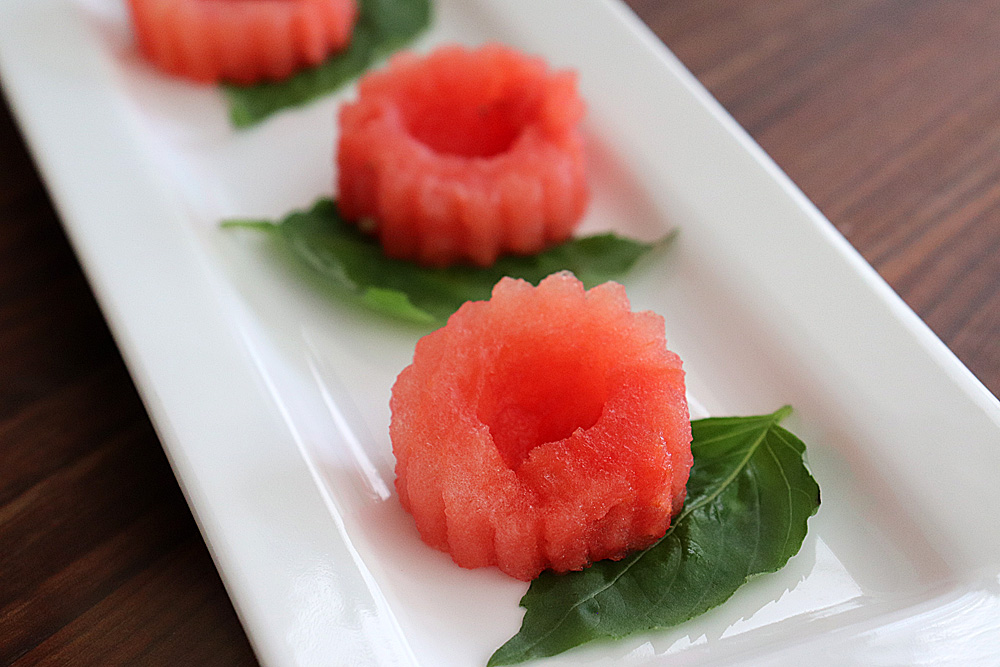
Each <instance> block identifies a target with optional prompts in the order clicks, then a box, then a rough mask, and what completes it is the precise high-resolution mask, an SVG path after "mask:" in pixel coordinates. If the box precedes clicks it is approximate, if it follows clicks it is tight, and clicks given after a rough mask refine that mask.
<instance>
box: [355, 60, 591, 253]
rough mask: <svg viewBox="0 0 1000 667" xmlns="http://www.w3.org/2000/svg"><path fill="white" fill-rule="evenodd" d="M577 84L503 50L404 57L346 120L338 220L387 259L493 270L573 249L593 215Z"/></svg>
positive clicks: (377, 77) (373, 78)
mask: <svg viewBox="0 0 1000 667" xmlns="http://www.w3.org/2000/svg"><path fill="white" fill-rule="evenodd" d="M583 113H584V104H583V101H582V100H581V99H580V97H579V95H578V94H577V89H576V75H575V74H574V73H573V72H569V71H559V72H550V71H549V69H548V67H547V66H546V64H545V62H544V61H542V60H541V59H539V58H533V57H528V56H525V55H523V54H521V53H518V52H517V51H514V50H513V49H510V48H508V47H506V46H502V45H499V44H490V45H487V46H484V47H482V48H479V49H467V48H464V47H461V46H446V47H443V48H440V49H438V50H436V51H434V52H433V53H432V54H430V55H429V56H426V57H418V56H415V55H413V54H400V55H397V56H396V57H394V58H393V59H392V60H391V61H390V64H389V67H388V68H387V69H385V70H382V71H376V72H371V73H369V74H368V75H366V76H365V77H363V78H362V79H361V81H360V83H359V88H358V99H357V101H356V102H354V103H351V104H346V105H344V106H343V107H341V110H340V119H339V120H340V141H339V144H338V150H337V170H338V172H337V173H338V189H339V192H340V195H339V201H338V204H339V206H340V211H341V212H342V213H343V214H344V216H345V217H347V218H348V219H350V220H355V221H357V222H358V224H359V225H360V226H361V227H362V228H363V229H366V230H369V231H372V232H373V233H374V234H376V235H377V236H378V238H379V241H380V242H381V244H382V246H383V249H384V251H385V253H386V254H387V255H388V256H390V257H393V258H397V259H409V260H415V261H417V262H420V263H421V264H424V265H427V266H435V267H441V266H447V265H450V264H454V263H461V262H467V263H472V264H476V265H479V266H490V265H491V264H493V262H494V261H495V260H496V258H497V257H498V256H499V255H500V254H503V253H519V254H533V253H536V252H539V251H541V250H543V249H544V248H545V247H547V246H549V245H553V244H555V243H559V242H562V241H565V240H567V239H568V238H569V236H570V235H571V233H572V232H573V229H574V228H575V227H576V226H577V224H578V223H579V222H580V219H581V217H582V216H583V213H584V210H585V209H586V205H587V200H588V188H587V181H586V159H585V155H584V144H583V139H582V137H581V134H580V131H579V128H578V125H579V122H580V120H581V118H582V117H583Z"/></svg>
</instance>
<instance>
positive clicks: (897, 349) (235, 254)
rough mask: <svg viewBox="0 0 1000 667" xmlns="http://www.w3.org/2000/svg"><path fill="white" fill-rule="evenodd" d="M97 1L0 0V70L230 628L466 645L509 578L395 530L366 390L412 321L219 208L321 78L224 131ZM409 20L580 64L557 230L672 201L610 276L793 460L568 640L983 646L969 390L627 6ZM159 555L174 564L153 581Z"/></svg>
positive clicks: (925, 333)
mask: <svg viewBox="0 0 1000 667" xmlns="http://www.w3.org/2000/svg"><path fill="white" fill-rule="evenodd" d="M122 4H123V3H120V2H118V1H116V0H5V2H3V3H2V4H0V75H2V77H3V83H4V87H5V92H6V94H7V95H8V96H9V99H10V101H11V103H12V105H13V107H14V109H15V111H16V113H17V116H18V118H19V120H20V122H21V124H22V127H23V129H24V131H25V134H26V136H27V138H28V140H29V143H30V144H31V147H32V149H33V151H34V154H35V157H36V160H37V161H38V163H39V165H40V167H41V169H42V172H43V174H44V176H45V178H46V180H47V182H48V185H49V188H50V190H51V193H52V195H53V198H54V200H55V202H56V205H57V206H58V208H59V211H60V213H61V215H62V218H63V220H64V222H65V225H66V228H67V230H68V232H69V234H70V236H71V238H72V241H73V243H74V246H75V248H76V250H77V252H78V254H79V256H80V258H81V260H82V263H83V264H84V267H85V270H86V272H87V274H88V277H89V279H90V281H91V283H92V285H93V287H94V290H95V292H96V294H97V297H98V299H99V301H100V303H101V306H102V308H103V309H104V312H105V314H106V316H107V318H108V320H109V322H110V324H111V327H112V329H113V331H114V334H115V337H116V339H117V341H118V344H119V346H120V347H121V349H122V351H123V353H124V355H125V357H126V359H127V361H128V364H129V368H130V369H131V372H132V375H133V377H134V378H135V381H136V383H137V385H138V387H139V389H140V392H141V394H142V396H143V398H144V400H145V402H146V405H147V408H148V409H149V412H150V414H151V416H152V418H153V420H154V422H155V424H156V427H157V430H158V432H159V434H160V436H161V438H162V441H163V445H164V447H165V448H166V450H167V454H168V456H169V458H170V460H171V463H172V465H173V467H174V470H175V472H176V474H177V476H178V479H179V480H180V483H181V485H182V487H183V488H184V490H185V493H186V494H187V498H188V500H189V503H190V504H191V507H192V510H193V511H194V513H195V515H196V517H197V519H198V522H199V524H200V526H201V529H202V532H203V534H204V536H205V539H206V541H207V542H208V544H209V547H210V548H211V550H212V553H213V556H214V557H215V559H216V562H217V564H218V566H219V569H220V571H221V573H222V576H223V579H224V581H225V583H226V586H227V588H228V590H229V592H230V595H231V596H232V599H233V602H234V604H235V606H236V608H237V611H238V612H239V614H240V617H241V619H242V620H243V623H244V625H245V627H246V629H247V632H248V634H249V636H250V639H251V641H252V643H253V645H254V648H255V650H256V651H257V654H258V656H259V657H260V658H261V660H262V661H263V662H264V663H265V664H269V665H348V664H350V665H367V664H380V665H390V664H419V665H428V666H431V665H433V666H435V667H440V666H448V665H483V664H485V662H486V660H487V659H488V657H489V655H490V654H491V653H492V651H493V650H494V649H495V648H497V647H498V646H499V645H500V644H501V643H503V641H505V640H506V639H507V638H508V637H510V636H511V635H512V634H513V633H514V632H515V631H516V630H517V628H518V625H519V622H520V617H521V610H520V609H519V608H518V605H517V603H518V600H519V598H520V596H521V595H522V594H523V592H524V590H525V585H524V584H522V583H520V582H517V581H514V580H512V579H509V578H508V577H505V576H504V575H502V574H500V573H498V572H497V571H495V570H493V569H485V570H477V571H467V570H463V569H461V568H458V567H456V566H455V565H453V564H452V563H451V561H450V560H449V559H448V558H447V556H445V555H443V554H440V553H438V552H436V551H434V550H432V549H430V548H428V547H426V546H425V545H424V544H423V543H422V542H421V541H420V540H419V538H418V536H417V534H416V530H415V528H414V527H413V525H412V522H411V521H410V519H409V517H408V515H406V514H405V513H404V511H403V510H402V509H401V508H400V506H399V504H398V502H397V500H396V497H395V496H394V494H393V492H392V479H393V458H392V454H391V449H390V444H389V440H388V435H387V425H388V421H389V410H388V398H389V389H390V387H391V385H392V382H393V380H394V378H395V376H396V374H397V373H398V372H399V371H400V370H401V369H402V368H403V367H404V366H405V365H406V364H407V363H408V361H409V359H410V356H411V354H412V350H413V346H414V343H415V341H416V339H417V338H418V336H419V335H420V334H421V333H422V331H421V330H419V329H416V328H413V327H408V326H403V325H397V324H395V323H392V322H389V321H387V320H384V319H380V318H378V317H376V316H373V315H369V314H368V313H365V312H363V311H361V310H359V309H358V308H356V307H355V306H353V305H351V304H348V303H343V302H332V301H329V300H325V299H324V298H322V297H320V296H319V295H317V294H315V293H312V292H311V291H310V290H309V289H308V288H306V287H304V286H303V285H301V284H300V283H299V282H298V281H297V280H296V279H295V277H294V276H293V275H292V274H291V273H290V272H289V271H288V270H287V268H286V267H284V266H283V265H281V264H279V263H276V262H274V261H272V260H271V259H270V257H269V255H268V254H267V251H266V248H265V247H264V246H263V245H262V244H261V242H260V240H259V239H257V238H255V237H254V236H253V235H252V234H250V233H248V232H236V231H222V230H220V229H219V227H218V222H219V221H220V220H221V219H223V218H229V217H238V216H252V217H265V216H270V217H277V216H280V215H281V214H283V213H285V212H287V211H289V210H291V209H294V208H302V207H305V206H308V205H309V204H311V203H312V201H313V200H314V199H316V198H317V197H319V196H321V195H329V194H331V190H332V185H331V184H332V182H333V171H332V169H333V167H332V155H333V150H334V142H335V128H334V121H333V118H334V112H335V109H336V106H337V104H338V103H339V102H340V101H341V100H343V99H345V97H349V96H350V95H351V94H352V91H345V92H344V93H343V94H341V95H339V96H335V97H331V98H328V99H326V100H323V101H321V102H318V103H316V104H313V105H311V106H309V107H306V108H304V109H301V110H297V111H293V112H288V113H284V114H281V115H280V116H277V117H275V118H273V119H272V120H270V121H268V122H267V123H265V124H263V125H261V126H260V127H257V128H255V129H251V130H247V131H240V132H237V131H234V130H232V129H231V128H230V127H229V126H228V124H227V122H226V116H225V107H224V104H223V100H222V98H221V96H220V94H219V92H218V91H217V90H216V89H214V88H210V87H200V86H193V85H189V84H187V83H184V82H181V81H177V80H173V79H170V78H167V77H165V76H162V75H160V74H158V73H157V72H155V71H153V70H152V69H151V68H150V67H148V66H147V65H146V64H145V63H144V62H143V61H142V60H141V59H140V58H139V57H138V56H137V54H136V52H135V49H134V46H133V44H132V38H131V35H130V31H129V28H128V23H127V20H126V17H125V13H124V8H123V6H122ZM436 4H437V17H436V20H435V23H434V27H433V29H432V31H431V32H430V33H429V34H428V35H427V36H426V37H425V38H424V39H423V40H421V42H420V43H419V44H418V46H417V48H418V49H419V50H427V49H429V48H431V47H433V46H434V45H435V44H438V43H441V42H447V41H459V42H463V43H466V44H477V43H481V42H483V41H488V40H497V41H502V42H506V43H509V44H511V45H513V46H515V47H519V48H521V49H524V50H526V51H529V52H534V53H538V54H541V55H543V56H545V57H546V58H548V59H549V60H550V62H552V63H553V64H554V65H556V66H560V67H573V68H576V69H577V70H578V71H579V73H580V82H581V87H582V91H583V94H584V96H585V97H586V98H587V100H588V104H589V115H588V118H587V121H586V131H587V134H588V138H589V141H590V150H591V153H592V163H593V187H594V193H595V194H594V202H593V206H592V208H591V210H590V212H589V213H588V217H587V219H586V220H585V222H584V230H585V231H593V230H597V229H603V228H613V229H616V230H618V231H621V232H623V233H625V234H629V235H633V236H639V237H645V238H652V237H655V236H657V235H659V234H661V233H662V232H663V231H664V230H666V229H667V228H669V227H674V226H676V227H679V228H680V229H681V230H682V233H681V236H680V237H679V240H678V241H677V242H676V243H675V244H674V246H673V247H672V248H670V249H669V250H667V251H665V252H662V253H660V254H659V255H658V256H656V257H653V258H651V259H649V260H647V261H644V262H643V263H642V265H641V266H639V267H637V269H636V270H635V271H634V272H633V273H632V274H631V275H630V276H629V277H628V279H627V281H626V284H627V286H628V288H629V294H630V296H631V298H632V300H633V304H634V306H636V307H637V308H640V309H647V308H648V309H652V310H655V311H656V312H658V313H661V314H663V315H664V316H665V317H666V319H667V335H668V340H669V341H670V343H671V347H672V348H673V349H675V350H676V351H677V352H678V353H679V354H680V355H681V356H682V357H683V358H684V360H685V365H686V368H687V370H688V372H689V388H690V391H691V394H692V395H693V396H694V397H696V398H697V399H698V402H699V403H700V404H701V405H702V406H704V408H705V409H706V410H707V412H708V413H710V414H720V415H723V414H751V413H760V412H770V411H772V410H774V409H776V408H777V407H778V406H780V405H782V404H784V403H792V404H793V405H794V406H795V408H796V414H795V416H794V417H793V418H792V419H790V420H789V423H788V426H789V427H790V428H791V429H792V430H794V431H795V432H797V433H798V434H799V435H800V436H801V437H802V438H803V439H804V440H806V441H807V442H808V443H809V446H810V449H809V459H810V462H811V466H812V469H813V471H814V473H815V475H816V477H817V478H818V480H819V482H820V485H821V487H822V490H823V507H822V509H821V510H820V512H819V514H818V515H817V516H816V517H815V518H814V519H813V520H812V521H811V526H810V534H809V537H808V538H807V540H806V543H805V545H804V546H803V549H802V552H801V553H800V554H799V555H798V556H796V557H795V558H794V559H793V560H792V561H791V562H790V563H789V565H788V567H787V568H785V569H784V570H782V571H781V572H779V573H777V574H775V575H769V576H766V577H761V578H758V579H756V580H754V581H753V582H751V583H750V584H749V585H747V586H746V587H744V588H743V589H741V590H740V591H739V592H738V593H737V594H736V596H735V597H733V598H732V599H731V600H730V601H728V602H727V603H725V604H724V605H722V606H721V607H719V608H717V609H715V610H713V611H712V612H710V613H708V614H706V615H704V616H702V617H700V618H698V619H696V620H694V621H691V622H689V623H687V624H684V625H683V626H681V627H677V628H672V629H668V630H664V631H660V632H655V633H649V634H643V635H637V636H635V637H631V638H629V639H626V640H624V641H621V642H618V643H601V644H598V645H593V646H587V647H584V648H582V649H579V650H575V651H572V652H570V653H567V654H564V655H562V656H558V657H556V658H552V659H549V660H547V661H546V663H547V664H550V665H571V664H594V663H595V662H612V661H613V662H615V663H616V664H617V663H623V664H634V665H641V664H691V663H693V662H699V663H705V662H708V663H712V664H716V663H718V664H736V663H740V664H798V663H800V662H802V661H804V660H805V659H808V660H809V661H811V663H812V664H837V665H842V664H855V663H868V664H870V663H871V662H872V661H873V660H874V661H875V662H877V663H878V664H911V663H917V662H925V661H926V662H928V663H930V662H935V661H937V662H938V663H939V664H943V663H948V664H964V665H967V664H978V663H982V664H995V662H996V660H998V659H1000V648H998V647H1000V621H998V619H1000V595H998V588H1000V581H998V577H997V575H998V573H1000V556H998V554H1000V528H998V525H1000V524H998V522H997V520H996V517H997V516H1000V490H998V488H1000V487H998V485H997V484H996V483H995V478H996V476H997V473H998V472H1000V405H998V403H997V401H996V399H995V398H994V397H993V396H992V395H991V394H990V393H989V392H988V391H987V390H986V389H985V388H984V387H983V386H982V385H981V384H979V383H978V382H977V381H976V379H975V378H974V377H973V376H972V375H971V374H970V373H969V372H968V371H967V370H966V369H965V368H964V367H963V366H962V365H961V364H960V363H959V362H958V361H957V360H956V359H955V358H954V356H953V355H952V354H951V353H950V352H949V351H948V350H947V349H946V348H945V347H944V346H943V345H942V344H941V343H940V341H938V340H937V339H936V338H935V337H934V336H933V335H932V334H931V333H930V332H929V330H928V329H927V328H926V327H925V326H924V325H923V324H922V323H921V322H920V321H919V320H918V319H917V318H916V317H915V316H914V315H913V313H912V312H911V311H910V310H909V309H908V308H906V306H905V305H904V304H903V303H902V302H901V301H900V300H899V299H898V298H897V297H896V296H895V294H893V293H892V291H891V290H890V289H889V288H888V287H887V286H886V285H885V283H884V282H883V281H882V280H881V279H880V278H879V277H878V276H877V275H876V274H875V273H874V272H873V271H872V270H871V268H870V267H869V266H868V265H867V264H865V263H864V261H863V260H862V259H861V258H860V257H859V256H858V255H857V253H855V252H854V250H853V249H852V248H851V247H850V246H849V245H848V244H847V243H846V242H845V241H844V239H843V238H842V237H841V236H840V235H839V234H837V233H836V231H835V230H834V229H833V228H832V227H831V226H830V224H829V223H828V222H827V221H826V220H825V219H824V218H823V217H822V216H821V215H820V213H819V212H818V211H817V210H816V209H815V208H814V207H813V206H812V205H811V204H810V203H809V202H808V201H807V200H806V199H805V198H804V197H803V196H802V194H801V193H800V192H799V191H798V190H797V189H796V188H795V186H794V185H792V183H791V182H789V180H788V179H787V178H786V177H785V176H784V175H783V174H782V173H781V172H780V171H779V170H778V169H777V168H776V166H775V165H774V164H773V163H772V162H771V161H770V160H769V159H768V158H767V156H766V155H764V154H763V153H762V151H761V150H760V149H759V148H758V147H757V146H756V145H755V144H754V143H753V142H752V141H751V140H750V138H749V137H748V136H747V135H746V134H745V133H744V132H743V131H742V130H741V129H740V128H739V127H738V126H737V125H736V124H735V123H734V122H733V120H732V119H731V118H730V117H729V116H728V115H726V113H725V112H724V111H723V110H722V109H721V108H720V107H719V105H718V104H717V103H716V102H715V101H714V100H712V99H711V97H710V96H709V95H708V94H707V93H706V92H705V91H704V89H702V87H701V86H700V85H699V84H698V83H697V82H696V81H695V80H694V79H693V77H691V75H690V74H689V73H688V72H687V71H686V70H685V69H684V68H683V67H682V66H681V65H680V64H679V62H678V61H677V60H676V59H675V58H674V57H673V56H672V55H671V54H670V53H669V52H668V51H667V50H666V49H665V48H664V47H663V46H662V44H660V42H659V41H658V40H657V39H656V38H655V36H653V35H652V34H651V33H650V32H649V31H648V30H647V29H646V28H645V27H644V26H643V25H642V24H641V23H640V22H639V21H638V20H637V19H636V18H635V17H634V16H633V15H632V14H631V13H630V12H629V11H628V10H627V9H625V8H623V7H622V6H620V5H618V4H616V3H614V2H611V1H605V0H547V1H546V2H537V1H536V0H437V3H436ZM178 585H183V582H178Z"/></svg>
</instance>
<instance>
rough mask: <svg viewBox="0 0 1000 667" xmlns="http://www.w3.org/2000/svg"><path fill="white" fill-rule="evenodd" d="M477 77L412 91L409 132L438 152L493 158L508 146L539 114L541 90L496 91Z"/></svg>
mask: <svg viewBox="0 0 1000 667" xmlns="http://www.w3.org/2000/svg"><path fill="white" fill-rule="evenodd" d="M476 78H477V77H475V76H467V77H458V80H457V81H456V80H451V81H449V82H448V85H447V86H446V87H443V90H441V91H440V94H437V95H429V96H424V97H422V98H418V97H416V96H414V97H413V98H411V99H410V100H409V102H410V104H409V105H407V106H406V107H404V113H405V116H406V118H405V122H406V126H407V129H408V130H409V132H410V134H411V135H412V136H413V137H414V138H416V139H417V140H418V141H420V142H421V143H423V144H424V145H425V146H428V147H429V148H431V149H432V150H433V151H434V152H436V153H440V154H446V155H457V156H461V157H468V158H475V157H478V158H489V157H494V156H496V155H499V154H501V153H505V152H506V151H507V150H508V149H510V147H511V145H512V144H513V143H514V141H516V140H517V138H518V137H519V136H521V133H522V132H523V131H524V129H525V127H527V126H528V125H529V124H530V123H531V122H533V120H534V119H535V117H536V116H537V114H538V107H539V102H538V95H537V94H536V92H535V91H533V90H531V89H530V88H531V87H529V89H528V90H524V91H518V90H500V91H499V92H496V86H494V87H493V88H494V91H493V94H490V92H491V91H490V90H489V87H486V89H485V90H484V83H483V82H481V81H476V80H475V79H476Z"/></svg>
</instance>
